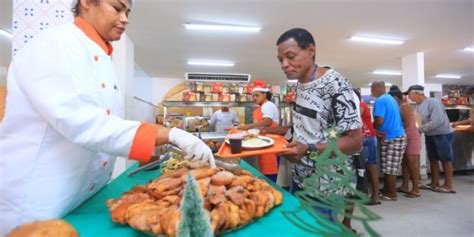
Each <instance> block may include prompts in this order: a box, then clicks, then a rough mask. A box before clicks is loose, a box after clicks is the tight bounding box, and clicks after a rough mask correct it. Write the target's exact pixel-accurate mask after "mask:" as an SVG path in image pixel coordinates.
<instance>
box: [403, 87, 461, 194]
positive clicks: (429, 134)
mask: <svg viewBox="0 0 474 237" xmlns="http://www.w3.org/2000/svg"><path fill="white" fill-rule="evenodd" d="M423 90H424V87H423V86H420V85H413V86H410V87H409V88H408V91H407V92H405V94H407V95H408V98H410V100H412V101H414V102H415V103H417V104H418V108H417V112H418V114H419V116H420V121H419V122H418V123H419V126H420V127H419V129H420V131H421V132H422V133H424V134H425V144H426V151H427V152H428V159H429V160H430V169H431V184H428V185H422V186H420V189H429V190H432V191H434V192H439V193H456V191H454V188H453V164H452V161H453V144H452V143H453V129H452V128H451V125H450V123H449V118H448V115H447V114H446V110H444V106H443V104H441V101H439V100H437V99H435V98H428V97H426V96H425V94H424V92H423ZM439 161H441V163H442V164H443V170H444V175H445V181H444V185H443V186H439V173H440V171H439Z"/></svg>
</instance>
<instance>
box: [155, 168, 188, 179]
mask: <svg viewBox="0 0 474 237" xmlns="http://www.w3.org/2000/svg"><path fill="white" fill-rule="evenodd" d="M188 172H189V169H188V168H181V169H177V170H173V171H168V172H166V173H164V174H163V175H162V176H161V177H160V178H181V176H183V175H185V174H187V173H188Z"/></svg>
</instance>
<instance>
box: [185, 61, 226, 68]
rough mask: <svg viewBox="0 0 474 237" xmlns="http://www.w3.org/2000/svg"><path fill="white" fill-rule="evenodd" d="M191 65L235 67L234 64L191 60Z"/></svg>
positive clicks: (189, 62)
mask: <svg viewBox="0 0 474 237" xmlns="http://www.w3.org/2000/svg"><path fill="white" fill-rule="evenodd" d="M188 64H189V65H199V66H218V67H233V66H234V63H233V62H217V61H197V60H189V61H188Z"/></svg>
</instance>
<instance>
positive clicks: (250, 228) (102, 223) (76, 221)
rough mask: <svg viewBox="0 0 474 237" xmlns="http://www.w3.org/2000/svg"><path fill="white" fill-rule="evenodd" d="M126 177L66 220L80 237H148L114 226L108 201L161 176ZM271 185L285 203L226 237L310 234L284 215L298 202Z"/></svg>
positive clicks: (151, 172)
mask: <svg viewBox="0 0 474 237" xmlns="http://www.w3.org/2000/svg"><path fill="white" fill-rule="evenodd" d="M241 165H242V167H243V168H244V169H246V170H248V171H250V172H252V174H253V175H255V176H257V177H260V178H266V177H264V176H263V175H262V174H261V173H260V172H258V171H257V170H256V169H254V168H253V167H252V166H250V165H249V164H248V163H246V162H245V161H242V164H241ZM136 167H137V165H134V166H132V167H130V169H129V170H128V171H130V170H132V169H135V168H136ZM127 174H128V172H124V173H123V174H122V175H120V176H119V177H117V179H115V180H113V181H112V182H111V183H110V184H109V185H107V186H106V187H104V188H103V189H102V190H101V191H99V192H98V193H97V194H96V195H94V196H93V197H92V198H90V199H89V200H87V201H86V202H84V203H83V204H82V205H81V206H79V207H78V208H77V209H76V210H74V211H73V212H71V213H70V214H69V215H67V216H66V217H64V219H65V220H66V221H68V222H69V223H71V224H72V225H73V226H74V228H75V229H76V230H77V231H78V232H79V234H80V236H81V237H89V236H91V237H101V236H114V237H121V236H127V237H130V236H149V235H146V234H143V233H141V232H139V231H136V230H134V229H132V228H131V227H129V226H127V225H120V224H116V223H114V222H112V220H111V219H110V214H109V210H108V208H107V206H106V205H105V201H107V200H108V199H109V198H117V197H119V196H120V195H122V193H124V192H126V191H128V190H130V188H131V187H133V186H135V185H137V184H145V183H146V182H148V181H149V180H151V179H155V178H156V177H158V176H159V175H160V172H159V171H145V172H141V173H138V174H136V175H134V176H132V177H128V175H127ZM270 183H271V184H273V186H274V187H276V188H277V189H278V190H280V191H281V192H282V193H283V203H282V204H281V205H280V206H278V207H275V208H273V209H272V210H271V211H270V212H269V213H267V214H266V215H265V216H263V217H261V218H259V219H257V220H255V221H254V222H253V223H251V224H249V225H247V226H245V227H244V228H242V229H239V230H236V231H233V232H230V233H227V234H225V236H268V235H272V236H288V237H289V236H291V237H296V236H308V233H307V232H303V231H302V230H300V229H298V228H297V227H296V226H294V225H293V224H291V223H290V222H289V221H288V220H287V219H286V218H285V217H284V216H283V214H282V211H283V210H288V211H289V210H294V209H295V208H296V207H298V206H299V201H298V199H297V198H296V197H295V196H293V195H291V194H290V193H288V192H286V191H285V190H283V189H281V188H280V187H278V186H277V185H275V184H274V183H272V182H270ZM305 219H306V218H305Z"/></svg>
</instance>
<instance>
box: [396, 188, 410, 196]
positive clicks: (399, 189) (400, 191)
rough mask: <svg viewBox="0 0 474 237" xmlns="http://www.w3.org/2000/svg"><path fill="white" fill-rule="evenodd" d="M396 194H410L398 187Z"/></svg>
mask: <svg viewBox="0 0 474 237" xmlns="http://www.w3.org/2000/svg"><path fill="white" fill-rule="evenodd" d="M397 192H398V193H405V194H409V193H410V192H408V191H405V190H403V189H402V187H398V188H397Z"/></svg>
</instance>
